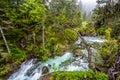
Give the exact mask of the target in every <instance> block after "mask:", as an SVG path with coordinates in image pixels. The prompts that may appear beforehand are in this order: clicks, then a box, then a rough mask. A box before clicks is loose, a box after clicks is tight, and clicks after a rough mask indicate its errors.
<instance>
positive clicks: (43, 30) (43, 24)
mask: <svg viewBox="0 0 120 80" xmlns="http://www.w3.org/2000/svg"><path fill="white" fill-rule="evenodd" d="M43 4H44V0H43ZM43 10H44V5H43ZM42 43H43V46H44V45H45V19H44V11H43V17H42Z"/></svg>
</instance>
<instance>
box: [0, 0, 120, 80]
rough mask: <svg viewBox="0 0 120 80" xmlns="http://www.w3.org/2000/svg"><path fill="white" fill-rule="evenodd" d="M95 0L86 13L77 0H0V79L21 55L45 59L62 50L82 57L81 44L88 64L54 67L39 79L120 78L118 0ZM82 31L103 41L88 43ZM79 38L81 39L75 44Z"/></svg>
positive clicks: (17, 65) (25, 58)
mask: <svg viewBox="0 0 120 80" xmlns="http://www.w3.org/2000/svg"><path fill="white" fill-rule="evenodd" d="M96 2H97V6H96V8H95V9H94V10H93V11H92V13H91V14H88V15H87V14H86V13H83V12H82V10H81V4H79V5H78V4H76V3H77V0H51V1H49V0H0V80H7V79H8V78H9V77H10V76H11V74H13V73H15V72H16V71H17V70H18V69H19V68H20V65H21V64H22V63H23V62H24V61H28V60H30V59H33V58H37V59H38V61H41V62H45V61H47V60H48V59H49V58H54V57H55V56H62V55H64V54H65V52H70V53H72V54H73V55H75V56H76V53H79V55H81V56H83V57H84V56H85V55H84V54H83V52H82V49H83V48H85V49H86V50H87V52H88V57H87V58H86V59H87V60H88V62H89V64H88V66H89V69H88V70H85V71H70V72H69V71H56V72H53V73H49V74H46V75H44V76H42V77H41V78H40V80H120V0H97V1H96ZM83 36H88V37H97V38H101V39H104V40H105V42H103V43H97V42H94V43H88V42H87V41H86V40H85V39H84V38H83ZM78 38H80V39H81V44H77V45H76V44H75V42H76V41H77V40H78ZM79 46H83V47H79ZM91 48H94V49H95V50H97V51H96V55H94V54H93V52H92V49H91ZM77 56H78V55H77ZM54 69H56V68H54ZM46 76H47V77H46ZM15 80H20V79H15ZM21 80H22V79H21ZM23 80H28V79H23ZM31 80H32V79H31ZM33 80H34V79H33Z"/></svg>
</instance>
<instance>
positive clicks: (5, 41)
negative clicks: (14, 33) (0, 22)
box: [0, 26, 10, 53]
mask: <svg viewBox="0 0 120 80" xmlns="http://www.w3.org/2000/svg"><path fill="white" fill-rule="evenodd" d="M0 31H1V34H2V37H3V40H4V43H5V45H6V48H7V50H8V53H10V49H9V46H8V44H7V40H6V38H5V36H4V33H3V30H2V27H1V26H0Z"/></svg>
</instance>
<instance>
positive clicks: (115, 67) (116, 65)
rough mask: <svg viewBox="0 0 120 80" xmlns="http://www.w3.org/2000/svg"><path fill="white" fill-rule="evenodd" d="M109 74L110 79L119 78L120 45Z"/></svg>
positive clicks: (115, 79)
mask: <svg viewBox="0 0 120 80" xmlns="http://www.w3.org/2000/svg"><path fill="white" fill-rule="evenodd" d="M108 75H109V80H117V77H118V76H119V75H120V47H119V49H118V52H117V53H116V55H115V60H114V62H113V64H112V66H111V68H110V69H109V70H108Z"/></svg>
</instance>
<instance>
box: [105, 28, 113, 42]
mask: <svg viewBox="0 0 120 80" xmlns="http://www.w3.org/2000/svg"><path fill="white" fill-rule="evenodd" d="M111 31H112V30H111V28H107V29H106V30H105V36H106V39H108V40H109V39H110V37H111Z"/></svg>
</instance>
